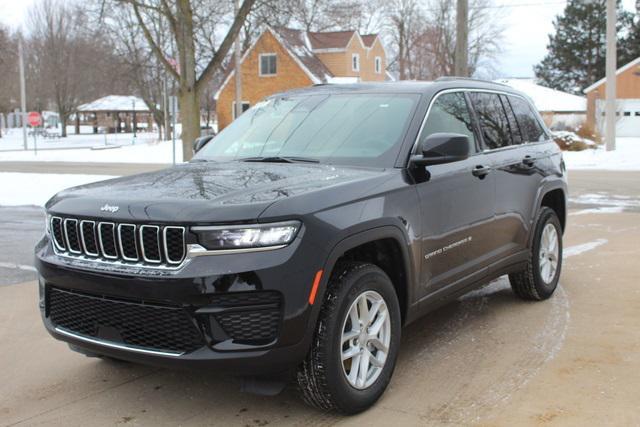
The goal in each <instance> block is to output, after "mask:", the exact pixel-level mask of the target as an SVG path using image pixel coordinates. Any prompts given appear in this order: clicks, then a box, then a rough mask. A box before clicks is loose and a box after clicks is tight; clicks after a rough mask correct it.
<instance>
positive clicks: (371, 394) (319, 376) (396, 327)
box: [297, 263, 401, 414]
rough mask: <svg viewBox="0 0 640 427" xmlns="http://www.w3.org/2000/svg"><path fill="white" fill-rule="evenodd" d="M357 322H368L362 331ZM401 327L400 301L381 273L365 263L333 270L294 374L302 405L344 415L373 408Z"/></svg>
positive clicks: (382, 388) (390, 371) (389, 372)
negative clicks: (308, 346)
mask: <svg viewBox="0 0 640 427" xmlns="http://www.w3.org/2000/svg"><path fill="white" fill-rule="evenodd" d="M363 301H364V302H363ZM361 304H366V305H367V309H366V310H365V309H364V308H363V306H362V305H361ZM369 304H370V305H369ZM374 306H375V308H374ZM371 313H376V314H371ZM360 314H362V318H360V317H358V316H359V315H360ZM356 319H370V321H369V322H364V323H366V325H367V326H364V327H363V326H359V325H361V323H360V321H359V320H356ZM387 319H388V322H387ZM400 323H401V318H400V306H399V303H398V297H397V295H396V292H395V289H394V287H393V284H392V283H391V280H390V279H389V277H388V276H387V275H386V274H385V273H384V271H382V270H381V269H380V268H378V267H377V266H375V265H372V264H367V263H348V264H342V265H339V266H338V267H336V269H335V272H334V273H333V274H332V277H331V279H330V280H329V285H328V289H327V295H326V298H325V301H324V304H323V306H322V309H321V312H320V317H319V319H318V324H317V328H316V332H315V336H314V339H313V343H312V346H311V349H310V351H309V354H308V355H307V357H306V359H305V360H304V361H303V363H302V364H301V365H300V367H299V369H298V373H297V382H298V388H299V390H300V393H301V395H302V398H303V399H304V401H305V402H306V403H308V404H309V405H312V406H315V407H316V408H319V409H322V410H337V411H339V412H342V413H344V414H356V413H358V412H361V411H364V410H365V409H367V408H369V407H370V406H372V405H373V404H374V403H375V402H376V401H377V400H378V399H379V398H380V396H382V394H383V393H384V391H385V389H386V388H387V385H388V384H389V381H390V380H391V375H392V374H393V370H394V368H395V364H396V358H397V355H398V348H399V345H400V326H401V325H400ZM358 331H359V332H358ZM385 349H386V351H384V350H385ZM351 355H354V356H351ZM349 356H351V357H349ZM345 357H347V358H346V359H344V361H343V358H345ZM356 358H357V361H356ZM361 361H362V362H361ZM356 366H357V367H356ZM361 372H362V375H361V374H360V373H361Z"/></svg>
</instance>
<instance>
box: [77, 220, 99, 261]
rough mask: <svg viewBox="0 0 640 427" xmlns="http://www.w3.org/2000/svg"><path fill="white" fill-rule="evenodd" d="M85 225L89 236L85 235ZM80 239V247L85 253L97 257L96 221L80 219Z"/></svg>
mask: <svg viewBox="0 0 640 427" xmlns="http://www.w3.org/2000/svg"><path fill="white" fill-rule="evenodd" d="M85 226H89V227H90V228H89V230H88V233H89V236H86V234H87V231H85ZM80 241H81V242H82V249H83V250H84V253H85V254H86V255H89V256H92V257H97V256H98V255H99V254H98V244H97V243H98V242H97V240H96V223H95V221H87V220H82V221H80ZM89 247H91V249H89Z"/></svg>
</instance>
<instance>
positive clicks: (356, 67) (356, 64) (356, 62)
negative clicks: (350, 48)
mask: <svg viewBox="0 0 640 427" xmlns="http://www.w3.org/2000/svg"><path fill="white" fill-rule="evenodd" d="M351 69H352V70H353V71H360V55H359V54H357V53H354V54H352V55H351Z"/></svg>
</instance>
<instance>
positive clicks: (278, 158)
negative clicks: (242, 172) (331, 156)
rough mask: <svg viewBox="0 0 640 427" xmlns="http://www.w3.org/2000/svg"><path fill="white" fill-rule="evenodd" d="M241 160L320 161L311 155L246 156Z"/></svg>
mask: <svg viewBox="0 0 640 427" xmlns="http://www.w3.org/2000/svg"><path fill="white" fill-rule="evenodd" d="M239 160H240V161H241V162H264V163H320V160H318V159H312V158H310V157H295V156H268V157H245V158H244V159H239Z"/></svg>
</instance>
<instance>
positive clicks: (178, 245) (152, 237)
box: [49, 216, 187, 269]
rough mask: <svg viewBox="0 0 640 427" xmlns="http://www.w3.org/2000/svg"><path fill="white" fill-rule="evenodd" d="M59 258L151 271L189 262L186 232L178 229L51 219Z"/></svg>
mask: <svg viewBox="0 0 640 427" xmlns="http://www.w3.org/2000/svg"><path fill="white" fill-rule="evenodd" d="M49 226H50V232H51V236H50V237H51V240H52V246H53V249H54V250H55V252H56V254H58V255H60V256H64V257H66V258H75V259H78V260H86V261H93V262H99V263H103V264H109V263H111V264H113V265H114V266H117V267H122V266H126V265H131V266H136V267H145V266H147V267H148V268H165V269H176V268H180V267H181V265H182V264H183V261H185V259H186V258H187V256H186V255H187V245H186V228H185V227H181V226H174V225H167V226H162V225H152V224H130V223H115V222H110V221H99V220H90V219H80V218H67V217H61V216H51V217H50V218H49Z"/></svg>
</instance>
